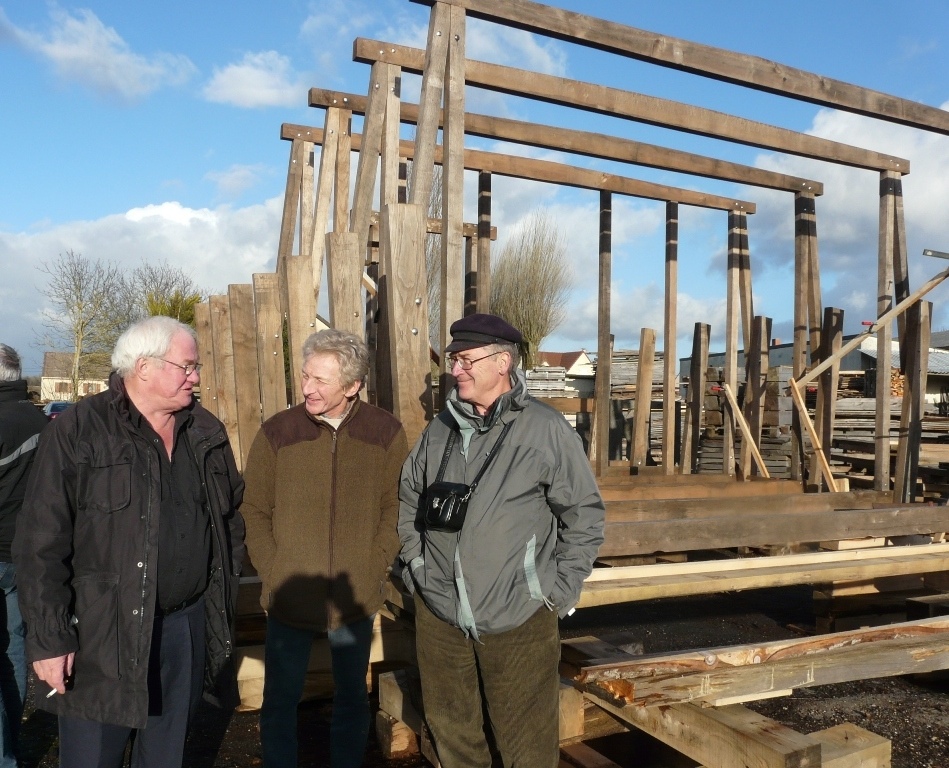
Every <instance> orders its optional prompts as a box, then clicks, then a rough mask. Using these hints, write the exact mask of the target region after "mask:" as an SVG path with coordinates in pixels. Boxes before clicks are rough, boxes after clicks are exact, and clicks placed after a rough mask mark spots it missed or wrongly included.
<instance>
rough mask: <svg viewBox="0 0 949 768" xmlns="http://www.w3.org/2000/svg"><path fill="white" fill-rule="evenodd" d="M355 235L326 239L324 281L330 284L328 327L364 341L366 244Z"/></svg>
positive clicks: (341, 233) (330, 234) (353, 233)
mask: <svg viewBox="0 0 949 768" xmlns="http://www.w3.org/2000/svg"><path fill="white" fill-rule="evenodd" d="M358 238H359V235H357V234H356V233H355V232H330V233H329V234H327V235H326V280H327V282H328V283H329V300H330V301H329V309H330V325H331V326H333V328H336V329H337V330H340V331H346V332H347V333H354V334H356V335H357V336H359V337H360V338H363V335H364V333H365V328H364V325H363V323H364V311H365V307H364V304H363V299H362V290H361V287H362V276H363V270H364V268H365V261H366V258H365V255H364V254H365V243H361V242H360V241H359V239H358Z"/></svg>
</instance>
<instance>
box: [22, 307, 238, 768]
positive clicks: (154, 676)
mask: <svg viewBox="0 0 949 768" xmlns="http://www.w3.org/2000/svg"><path fill="white" fill-rule="evenodd" d="M112 366H113V368H114V372H113V374H112V376H111V377H110V380H109V388H108V390H106V391H105V392H102V393H100V394H97V395H92V396H89V397H85V398H83V399H82V400H81V401H80V402H78V403H76V404H75V405H74V406H72V407H71V408H68V409H67V410H65V411H64V412H63V413H62V415H60V416H59V417H58V418H57V419H56V420H55V421H53V422H51V423H50V425H49V426H48V427H47V429H46V430H44V432H43V434H42V436H41V437H40V442H39V447H38V448H37V455H36V461H35V464H34V467H33V472H32V474H31V476H30V483H29V486H28V488H27V496H26V502H25V503H24V505H23V510H22V512H21V513H20V519H19V521H18V525H17V533H16V538H15V539H14V545H13V561H14V563H15V564H16V567H17V573H18V577H19V589H20V608H21V610H22V612H23V617H24V620H25V621H26V627H27V634H26V648H27V656H28V658H29V659H30V660H31V661H32V662H33V671H34V673H35V675H36V677H37V679H38V684H37V695H36V700H37V703H38V705H39V706H40V707H43V708H44V709H49V710H50V711H52V712H55V713H56V714H58V715H59V760H60V763H59V764H60V766H61V767H62V768H119V767H120V766H121V765H122V759H123V754H124V752H125V749H126V745H127V743H128V741H129V739H130V738H133V744H132V763H131V764H132V766H133V768H171V767H173V766H180V765H181V764H182V759H183V752H184V744H185V736H186V733H187V730H188V724H189V720H190V718H191V715H192V713H193V712H194V710H195V708H196V706H197V704H198V702H199V700H200V698H201V692H202V689H204V692H205V694H206V696H208V697H209V698H210V699H211V700H215V701H217V702H218V703H227V704H231V705H233V704H235V703H236V688H235V687H236V681H235V680H234V671H233V664H232V660H231V655H232V653H233V651H234V633H233V620H234V610H235V607H236V601H237V585H238V577H239V574H240V570H241V563H242V561H243V556H244V524H243V520H242V519H241V516H240V513H239V512H238V506H239V505H240V501H241V495H242V492H243V484H242V481H241V479H240V476H239V475H238V473H237V469H236V466H235V462H234V455H233V453H232V452H231V447H230V443H229V442H228V439H227V434H226V433H225V431H224V426H223V425H222V424H221V422H220V421H218V420H217V419H216V418H215V417H213V416H212V415H211V414H210V413H208V411H206V410H205V409H204V408H202V407H201V406H200V405H199V404H197V403H196V402H195V399H194V391H195V389H196V388H197V386H198V382H199V372H200V369H201V365H200V364H199V362H198V351H197V345H196V341H195V335H194V331H193V330H192V329H191V328H190V327H188V326H187V325H184V324H182V323H179V322H178V321H177V320H173V319H171V318H169V317H151V318H148V319H146V320H142V321H140V322H138V323H136V324H134V325H132V326H131V327H130V328H129V329H128V330H126V331H125V333H123V334H122V335H121V336H120V337H119V340H118V342H117V343H116V345H115V350H114V351H113V353H112Z"/></svg>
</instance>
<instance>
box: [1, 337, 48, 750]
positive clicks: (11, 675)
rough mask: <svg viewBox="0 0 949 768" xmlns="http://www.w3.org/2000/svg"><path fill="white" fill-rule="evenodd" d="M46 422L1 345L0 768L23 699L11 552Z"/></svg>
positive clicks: (16, 359) (13, 355) (11, 354)
mask: <svg viewBox="0 0 949 768" xmlns="http://www.w3.org/2000/svg"><path fill="white" fill-rule="evenodd" d="M46 422H47V419H46V417H45V416H44V415H43V414H42V413H40V411H39V409H38V408H37V407H36V406H35V405H33V403H31V402H30V400H29V397H28V396H27V390H26V381H25V380H24V379H23V378H22V375H21V371H20V356H19V355H18V354H17V352H16V350H15V349H13V348H12V347H8V346H7V345H6V344H0V590H2V592H3V598H4V599H3V600H2V601H0V610H5V616H4V617H3V618H0V651H3V652H4V654H5V656H6V659H5V661H6V663H4V664H2V665H0V768H16V766H17V736H18V733H19V730H20V718H21V716H22V714H23V700H24V697H25V695H26V656H25V655H24V651H23V635H24V628H23V618H22V617H21V616H20V607H19V605H18V603H17V589H16V568H15V567H14V565H13V557H12V555H11V553H10V548H11V546H12V545H13V532H14V531H15V530H16V520H17V516H18V515H19V513H20V507H22V505H23V496H24V494H25V493H26V481H27V478H28V477H29V472H30V467H31V466H32V465H33V457H34V456H35V455H36V443H37V442H38V439H39V433H40V432H42V431H43V427H45V426H46Z"/></svg>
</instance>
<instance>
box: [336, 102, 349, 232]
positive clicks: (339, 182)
mask: <svg viewBox="0 0 949 768" xmlns="http://www.w3.org/2000/svg"><path fill="white" fill-rule="evenodd" d="M352 123H353V113H352V112H350V111H349V110H348V109H341V110H340V111H339V133H338V135H339V138H338V139H337V142H336V173H334V174H333V232H337V233H342V232H348V231H349V210H350V205H349V177H350V171H351V169H352V158H351V156H350V155H351V152H352V149H353V146H352V133H353V128H352Z"/></svg>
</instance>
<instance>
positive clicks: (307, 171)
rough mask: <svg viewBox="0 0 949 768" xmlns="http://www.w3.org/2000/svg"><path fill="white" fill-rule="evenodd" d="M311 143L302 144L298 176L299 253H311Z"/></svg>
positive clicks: (313, 202)
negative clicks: (301, 160)
mask: <svg viewBox="0 0 949 768" xmlns="http://www.w3.org/2000/svg"><path fill="white" fill-rule="evenodd" d="M313 161H314V156H313V142H312V141H304V142H303V168H302V173H301V175H300V232H299V236H300V253H301V254H306V255H308V256H309V255H311V254H312V253H313V229H314V220H313V217H314V214H315V211H314V205H315V188H314V183H313Z"/></svg>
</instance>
